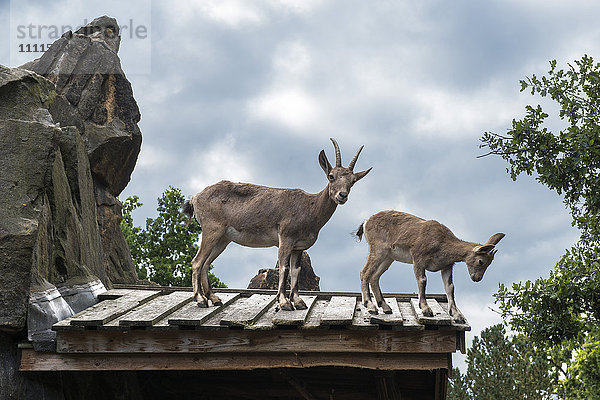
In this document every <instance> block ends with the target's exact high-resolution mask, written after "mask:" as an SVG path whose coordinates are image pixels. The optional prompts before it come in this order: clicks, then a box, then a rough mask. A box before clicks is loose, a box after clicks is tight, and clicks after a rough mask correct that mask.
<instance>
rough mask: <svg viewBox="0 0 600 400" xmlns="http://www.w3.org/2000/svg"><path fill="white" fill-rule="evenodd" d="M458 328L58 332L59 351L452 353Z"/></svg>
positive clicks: (454, 348)
mask: <svg viewBox="0 0 600 400" xmlns="http://www.w3.org/2000/svg"><path fill="white" fill-rule="evenodd" d="M455 350H456V332H454V331H439V330H423V331H393V330H363V331H357V330H330V329H317V330H304V329H302V330H267V331H252V330H236V329H221V330H218V331H210V330H204V331H195V330H173V331H170V330H169V331H153V330H131V331H97V330H86V331H59V332H57V351H58V352H59V353H121V352H123V353H137V352H150V353H224V352H266V353H281V352H319V351H320V352H340V353H452V352H454V351H455Z"/></svg>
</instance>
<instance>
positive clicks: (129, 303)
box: [71, 290, 160, 326]
mask: <svg viewBox="0 0 600 400" xmlns="http://www.w3.org/2000/svg"><path fill="white" fill-rule="evenodd" d="M159 295H160V291H157V290H134V291H132V292H130V293H129V294H126V295H124V296H122V297H119V298H118V299H114V300H104V301H101V302H100V303H98V304H95V305H93V306H91V307H90V308H87V309H85V310H83V311H81V312H80V313H79V314H77V315H74V316H73V317H72V319H71V325H80V326H98V325H102V324H104V323H106V322H109V321H112V320H113V319H115V318H119V317H120V316H121V315H123V314H125V313H127V312H129V311H130V310H131V309H133V308H135V307H137V306H139V305H140V304H143V303H145V302H147V301H150V300H152V299H153V298H155V297H157V296H159Z"/></svg>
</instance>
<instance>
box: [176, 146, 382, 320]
mask: <svg viewBox="0 0 600 400" xmlns="http://www.w3.org/2000/svg"><path fill="white" fill-rule="evenodd" d="M331 142H332V143H333V147H334V148H335V167H332V166H331V164H330V163H329V161H328V160H327V156H326V155H325V151H324V150H321V152H320V153H319V164H320V165H321V168H323V171H324V172H325V175H326V176H327V179H328V183H327V186H326V187H325V188H324V189H323V190H321V191H320V192H319V193H316V194H310V193H306V192H304V191H303V190H300V189H276V188H270V187H265V186H258V185H253V184H249V183H234V182H229V181H221V182H219V183H216V184H214V185H212V186H209V187H207V188H206V189H204V190H203V191H201V192H200V193H198V194H196V195H194V196H192V197H191V198H190V200H189V201H186V202H185V203H184V204H183V213H184V214H185V215H187V216H188V217H189V218H192V217H195V218H196V220H197V221H198V223H199V224H200V226H202V241H201V243H200V249H199V250H198V253H197V254H196V256H195V257H194V259H193V260H192V286H193V287H194V297H195V299H196V301H197V302H198V306H200V307H207V306H208V300H210V301H211V302H212V303H213V304H214V305H220V304H222V303H221V300H220V299H219V298H218V297H217V296H216V295H215V294H214V293H213V291H212V288H211V287H210V283H209V282H208V266H209V265H210V264H211V263H212V262H213V261H214V260H215V259H216V258H217V257H218V256H219V255H220V254H221V253H222V252H223V250H225V248H226V247H227V245H228V244H229V243H231V242H235V243H238V244H241V245H242V246H247V247H271V246H278V247H279V252H278V257H277V261H278V264H279V287H278V292H277V299H278V301H279V306H280V307H281V309H282V310H293V309H294V306H295V308H296V309H305V308H306V304H305V303H304V301H302V299H301V298H300V296H299V295H298V275H299V273H300V263H299V258H300V256H301V254H302V252H303V251H304V250H306V249H308V248H310V247H311V246H312V245H313V244H314V243H315V241H316V240H317V236H318V234H319V231H320V230H321V228H322V227H323V225H325V224H326V223H327V221H329V219H330V218H331V216H332V215H333V212H334V211H335V209H336V207H337V206H338V204H344V203H345V202H346V201H347V200H348V193H350V188H352V185H354V184H355V183H356V182H357V181H359V180H360V179H362V178H363V177H364V176H365V175H367V174H368V173H369V171H371V168H369V169H367V170H365V171H361V172H354V165H355V164H356V161H357V160H358V155H359V154H360V152H361V150H362V149H363V147H364V146H361V147H360V148H359V149H358V151H357V152H356V155H355V156H354V158H353V159H352V161H350V164H348V168H345V167H343V166H342V156H341V153H340V148H339V146H338V144H337V142H336V141H335V140H334V139H331ZM288 272H289V273H290V276H291V290H290V298H291V301H290V298H288V297H287V296H286V291H285V282H286V279H287V275H288ZM292 303H293V305H292Z"/></svg>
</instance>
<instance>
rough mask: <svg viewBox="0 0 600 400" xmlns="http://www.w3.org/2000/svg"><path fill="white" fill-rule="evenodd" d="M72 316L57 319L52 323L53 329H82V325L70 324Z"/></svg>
mask: <svg viewBox="0 0 600 400" xmlns="http://www.w3.org/2000/svg"><path fill="white" fill-rule="evenodd" d="M72 319H73V317H69V318H65V319H63V320H62V321H58V322H57V323H55V324H54V325H52V330H53V331H68V330H84V329H85V327H84V326H75V325H71V320H72Z"/></svg>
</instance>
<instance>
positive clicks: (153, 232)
mask: <svg viewBox="0 0 600 400" xmlns="http://www.w3.org/2000/svg"><path fill="white" fill-rule="evenodd" d="M184 200H185V197H184V196H183V195H182V194H181V190H180V189H177V188H173V187H169V188H168V189H167V190H166V191H165V192H164V193H163V194H162V196H161V197H159V198H158V208H157V212H158V216H157V217H156V218H147V219H146V227H145V228H141V227H137V226H134V225H133V217H132V215H131V213H132V211H133V210H135V209H136V208H138V207H140V206H141V205H142V203H140V201H139V198H138V197H137V196H132V197H129V198H127V199H126V200H125V201H124V202H123V220H122V221H121V230H122V231H123V234H124V235H125V240H126V241H127V244H128V245H129V248H130V249H131V255H132V257H133V260H134V262H135V263H136V265H137V271H138V277H139V278H140V279H149V280H151V281H153V282H156V283H158V284H160V285H164V286H190V285H191V283H192V259H193V258H194V256H195V255H196V252H197V251H198V237H199V235H200V233H201V231H202V229H201V228H200V225H198V224H197V223H196V222H195V221H192V223H190V224H189V225H188V223H187V218H186V217H185V216H184V215H182V214H181V212H180V207H181V204H182V203H183V201H184ZM211 268H212V267H211ZM209 281H210V283H211V285H212V286H213V287H226V286H225V284H224V283H223V282H221V281H220V280H219V279H218V278H217V277H216V276H214V275H213V274H212V272H209Z"/></svg>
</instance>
